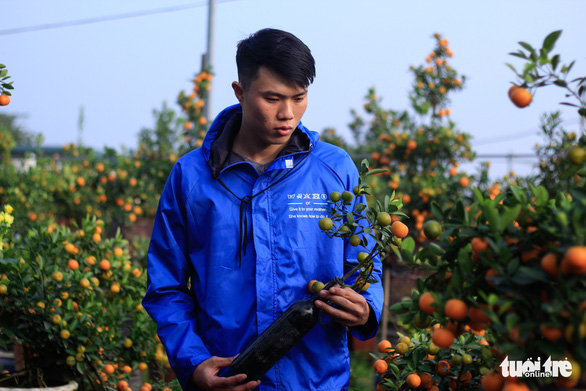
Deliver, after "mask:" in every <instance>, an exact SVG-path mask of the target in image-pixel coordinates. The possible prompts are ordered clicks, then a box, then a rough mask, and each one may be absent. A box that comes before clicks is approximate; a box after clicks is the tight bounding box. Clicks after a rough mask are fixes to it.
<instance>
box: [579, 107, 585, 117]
mask: <svg viewBox="0 0 586 391" xmlns="http://www.w3.org/2000/svg"><path fill="white" fill-rule="evenodd" d="M578 114H580V115H581V116H582V117H585V118H586V108H584V107H582V108H581V109H580V110H578Z"/></svg>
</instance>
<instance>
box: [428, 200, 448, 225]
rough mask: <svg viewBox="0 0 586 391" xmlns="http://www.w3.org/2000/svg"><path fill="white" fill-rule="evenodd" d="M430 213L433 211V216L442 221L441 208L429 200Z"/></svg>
mask: <svg viewBox="0 0 586 391" xmlns="http://www.w3.org/2000/svg"><path fill="white" fill-rule="evenodd" d="M431 213H433V216H434V217H435V218H436V219H438V220H439V221H443V220H444V219H445V217H444V212H443V211H442V208H441V207H440V206H439V204H438V203H437V202H435V201H432V202H431Z"/></svg>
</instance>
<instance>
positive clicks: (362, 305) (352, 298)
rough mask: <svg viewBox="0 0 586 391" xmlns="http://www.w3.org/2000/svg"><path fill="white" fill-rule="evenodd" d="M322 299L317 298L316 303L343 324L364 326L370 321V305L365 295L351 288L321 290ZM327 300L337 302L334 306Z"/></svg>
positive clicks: (322, 310)
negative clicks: (327, 302)
mask: <svg viewBox="0 0 586 391" xmlns="http://www.w3.org/2000/svg"><path fill="white" fill-rule="evenodd" d="M319 296H320V298H321V299H322V301H320V300H317V301H316V302H315V305H316V306H317V308H319V310H320V311H321V312H322V313H324V314H326V315H328V316H329V317H331V318H332V319H334V320H335V321H336V322H338V323H340V324H341V325H343V326H347V327H353V326H362V325H364V324H366V322H367V321H368V316H369V315H370V306H369V305H368V303H367V302H366V299H365V298H364V296H362V295H360V294H359V293H357V292H355V291H354V290H353V289H351V288H339V287H333V288H330V289H328V290H322V291H321V292H319ZM326 301H331V302H332V303H333V304H336V306H337V308H334V307H332V306H330V305H328V304H326V303H325V302H326Z"/></svg>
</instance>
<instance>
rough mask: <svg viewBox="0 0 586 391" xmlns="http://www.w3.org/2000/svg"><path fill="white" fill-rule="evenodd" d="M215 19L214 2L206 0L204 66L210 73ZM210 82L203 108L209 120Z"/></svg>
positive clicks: (214, 0)
mask: <svg viewBox="0 0 586 391" xmlns="http://www.w3.org/2000/svg"><path fill="white" fill-rule="evenodd" d="M215 18H216V0H208V45H207V51H206V54H205V55H204V61H203V63H204V66H205V68H207V69H208V70H210V71H212V70H213V67H214V30H215ZM211 83H212V82H210V90H209V91H208V100H207V102H206V104H205V106H204V115H205V117H206V118H210V111H211V108H212V91H213V85H212V84H211Z"/></svg>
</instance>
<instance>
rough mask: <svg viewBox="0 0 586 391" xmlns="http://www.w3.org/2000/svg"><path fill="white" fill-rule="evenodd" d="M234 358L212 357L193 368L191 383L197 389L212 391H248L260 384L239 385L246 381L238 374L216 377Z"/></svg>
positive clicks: (255, 382) (242, 375) (258, 382)
mask: <svg viewBox="0 0 586 391" xmlns="http://www.w3.org/2000/svg"><path fill="white" fill-rule="evenodd" d="M235 358H236V357H216V356H213V357H211V358H209V359H207V360H205V361H203V362H202V363H201V364H199V365H198V366H197V368H195V371H193V374H192V375H191V381H192V382H193V384H195V385H196V386H197V387H199V388H201V389H203V390H208V391H213V390H232V391H249V390H252V389H254V388H256V387H258V385H259V384H260V380H258V381H250V382H248V383H245V384H241V383H242V382H243V381H244V380H246V375H245V374H239V375H235V376H230V377H218V372H220V369H221V368H224V367H229V366H230V364H232V361H234V359H235Z"/></svg>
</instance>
